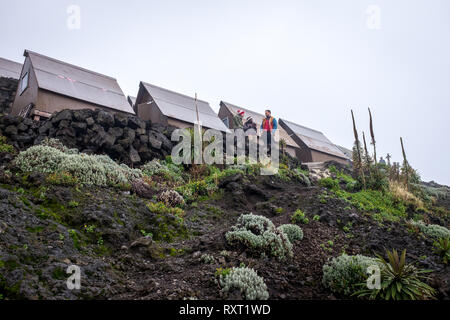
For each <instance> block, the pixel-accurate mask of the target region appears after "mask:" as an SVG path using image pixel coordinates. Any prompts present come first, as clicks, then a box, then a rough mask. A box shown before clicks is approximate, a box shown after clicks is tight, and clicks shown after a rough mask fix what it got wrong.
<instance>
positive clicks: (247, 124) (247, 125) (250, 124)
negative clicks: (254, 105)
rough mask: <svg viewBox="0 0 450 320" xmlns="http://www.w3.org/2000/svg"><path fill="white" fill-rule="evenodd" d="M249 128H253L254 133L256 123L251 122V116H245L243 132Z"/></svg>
mask: <svg viewBox="0 0 450 320" xmlns="http://www.w3.org/2000/svg"><path fill="white" fill-rule="evenodd" d="M250 129H253V130H255V133H256V123H255V122H253V118H252V117H251V116H249V117H247V119H246V120H245V123H244V132H246V131H247V130H250Z"/></svg>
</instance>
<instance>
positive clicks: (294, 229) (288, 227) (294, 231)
mask: <svg viewBox="0 0 450 320" xmlns="http://www.w3.org/2000/svg"><path fill="white" fill-rule="evenodd" d="M278 230H280V231H281V232H283V233H284V234H285V235H286V236H287V237H288V239H289V241H290V242H294V241H296V240H302V239H303V230H302V229H301V228H300V227H299V226H297V225H295V224H283V225H281V226H279V227H278Z"/></svg>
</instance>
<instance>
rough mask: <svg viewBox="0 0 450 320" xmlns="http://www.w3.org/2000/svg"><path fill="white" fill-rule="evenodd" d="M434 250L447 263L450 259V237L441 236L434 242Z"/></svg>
mask: <svg viewBox="0 0 450 320" xmlns="http://www.w3.org/2000/svg"><path fill="white" fill-rule="evenodd" d="M433 246H434V250H433V252H434V253H436V254H438V255H439V256H441V257H442V260H443V262H444V263H445V264H447V263H448V262H449V261H450V238H441V239H439V240H438V241H435V242H434V243H433Z"/></svg>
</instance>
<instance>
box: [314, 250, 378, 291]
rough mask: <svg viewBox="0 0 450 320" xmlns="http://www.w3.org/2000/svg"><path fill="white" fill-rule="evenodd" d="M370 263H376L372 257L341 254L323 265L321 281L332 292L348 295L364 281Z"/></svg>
mask: <svg viewBox="0 0 450 320" xmlns="http://www.w3.org/2000/svg"><path fill="white" fill-rule="evenodd" d="M372 265H377V261H376V260H375V259H373V258H370V257H366V256H362V255H355V256H349V255H347V254H342V255H341V256H339V257H336V258H333V259H332V260H331V261H330V262H328V263H326V264H325V265H324V266H323V269H322V270H323V278H322V282H323V284H324V286H325V287H327V288H329V289H330V290H331V291H333V292H334V293H339V294H344V295H347V296H349V295H351V294H353V293H355V292H357V289H358V287H359V286H360V284H361V283H363V282H364V281H366V279H367V277H368V275H367V268H368V267H369V266H372Z"/></svg>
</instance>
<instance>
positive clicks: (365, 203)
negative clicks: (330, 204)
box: [332, 189, 407, 221]
mask: <svg viewBox="0 0 450 320" xmlns="http://www.w3.org/2000/svg"><path fill="white" fill-rule="evenodd" d="M332 192H333V193H334V194H335V195H336V196H337V197H338V198H339V199H341V200H343V201H345V202H347V203H349V204H352V205H353V206H354V207H356V208H357V209H358V210H360V211H362V212H365V213H367V214H370V216H371V217H373V218H374V219H375V220H377V221H399V220H400V218H404V217H406V216H407V215H406V207H405V205H404V204H403V202H400V201H398V200H397V199H396V198H395V197H394V196H393V195H392V194H391V193H389V192H383V191H378V190H361V191H358V192H356V193H350V192H348V191H345V190H342V189H339V190H333V191H332Z"/></svg>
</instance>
